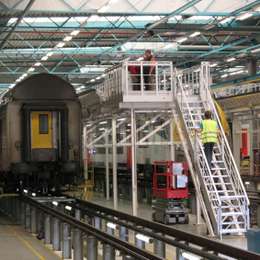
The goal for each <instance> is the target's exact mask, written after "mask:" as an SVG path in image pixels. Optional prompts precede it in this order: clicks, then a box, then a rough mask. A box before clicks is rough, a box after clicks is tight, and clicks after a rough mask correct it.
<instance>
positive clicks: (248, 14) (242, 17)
mask: <svg viewBox="0 0 260 260" xmlns="http://www.w3.org/2000/svg"><path fill="white" fill-rule="evenodd" d="M251 16H253V13H244V14H241V15H239V16H238V17H236V20H238V21H243V20H246V19H248V18H249V17H251Z"/></svg>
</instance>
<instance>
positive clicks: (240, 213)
mask: <svg viewBox="0 0 260 260" xmlns="http://www.w3.org/2000/svg"><path fill="white" fill-rule="evenodd" d="M221 215H222V217H229V216H230V217H232V216H240V215H242V216H244V213H243V212H224V213H222V214H221Z"/></svg>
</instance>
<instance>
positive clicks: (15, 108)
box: [0, 73, 81, 189]
mask: <svg viewBox="0 0 260 260" xmlns="http://www.w3.org/2000/svg"><path fill="white" fill-rule="evenodd" d="M1 102H2V103H1V106H0V172H1V174H2V176H5V177H6V176H8V179H9V180H10V179H15V181H16V182H17V181H19V182H20V184H23V185H24V186H29V185H30V186H32V185H33V186H34V187H37V188H38V187H41V186H45V189H46V188H51V187H52V188H53V187H56V186H59V185H60V184H66V183H71V182H72V181H73V178H74V176H77V175H79V172H80V161H81V145H80V142H81V125H80V122H81V111H80V110H81V108H80V102H79V100H78V97H77V95H76V93H75V91H74V88H73V86H71V85H70V84H69V83H68V82H66V81H64V80H63V79H61V78H59V77H57V76H54V75H50V74H45V73H43V74H37V75H33V76H31V77H29V78H27V79H25V80H24V81H22V82H20V83H18V84H17V85H16V86H15V87H14V88H13V89H11V90H10V91H8V92H7V93H6V94H5V95H4V96H3V97H2V101H1ZM10 177H11V178H10Z"/></svg>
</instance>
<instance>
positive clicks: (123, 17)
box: [0, 0, 260, 88]
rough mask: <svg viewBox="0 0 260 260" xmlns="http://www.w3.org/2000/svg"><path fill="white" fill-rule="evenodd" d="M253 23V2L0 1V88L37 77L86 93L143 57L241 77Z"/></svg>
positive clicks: (251, 53) (254, 48)
mask: <svg viewBox="0 0 260 260" xmlns="http://www.w3.org/2000/svg"><path fill="white" fill-rule="evenodd" d="M259 18H260V1H259V0H258V1H254V0H229V1H227V0H176V1H169V0H45V1H40V0H1V1H0V25H1V26H0V30H1V35H0V75H1V76H0V78H1V80H0V84H1V86H2V87H3V88H6V87H9V86H12V85H10V84H15V83H16V82H19V81H20V80H21V79H22V78H25V77H26V76H28V75H29V74H32V73H39V72H43V71H44V72H48V73H53V74H57V75H60V76H62V77H65V78H67V79H68V80H69V81H70V82H72V83H73V84H75V86H77V84H80V85H82V84H83V85H86V86H88V84H89V83H90V80H91V79H93V78H94V79H96V78H97V80H99V78H100V76H101V75H102V74H103V73H104V70H105V69H107V68H109V67H110V66H113V65H114V64H117V63H119V62H121V61H122V60H124V59H127V58H131V59H136V58H138V57H140V56H141V55H142V53H143V52H144V50H145V49H152V50H153V52H154V53H155V55H156V57H157V59H158V60H170V61H173V63H174V64H176V66H180V67H188V66H191V65H193V64H196V63H198V62H200V61H202V60H208V61H210V62H211V63H212V68H213V69H214V75H215V77H216V78H217V77H220V78H225V77H228V76H230V75H232V73H233V75H239V74H240V73H241V74H243V73H246V65H247V63H248V60H252V59H256V60H258V59H259V58H260V37H259V36H260V19H259ZM92 81H93V80H92Z"/></svg>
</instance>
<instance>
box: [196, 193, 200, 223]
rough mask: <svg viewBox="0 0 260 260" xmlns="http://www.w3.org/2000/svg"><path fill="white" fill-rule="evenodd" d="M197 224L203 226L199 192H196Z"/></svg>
mask: <svg viewBox="0 0 260 260" xmlns="http://www.w3.org/2000/svg"><path fill="white" fill-rule="evenodd" d="M196 224H197V225H200V224H201V207H200V200H199V195H198V193H197V192H196Z"/></svg>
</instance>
